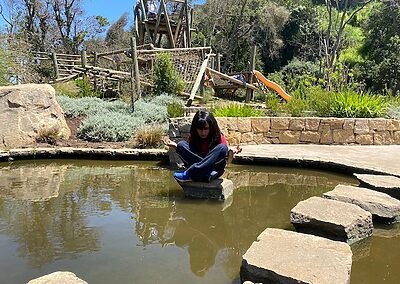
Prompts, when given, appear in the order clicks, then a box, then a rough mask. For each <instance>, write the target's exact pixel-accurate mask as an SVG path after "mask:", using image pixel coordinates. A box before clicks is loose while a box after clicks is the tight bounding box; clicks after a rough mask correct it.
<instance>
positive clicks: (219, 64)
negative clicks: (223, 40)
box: [217, 53, 222, 72]
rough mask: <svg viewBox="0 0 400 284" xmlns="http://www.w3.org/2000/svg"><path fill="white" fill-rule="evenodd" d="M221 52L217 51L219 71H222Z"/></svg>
mask: <svg viewBox="0 0 400 284" xmlns="http://www.w3.org/2000/svg"><path fill="white" fill-rule="evenodd" d="M221 56H222V54H221V53H217V71H218V72H221Z"/></svg>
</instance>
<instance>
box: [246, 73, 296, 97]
mask: <svg viewBox="0 0 400 284" xmlns="http://www.w3.org/2000/svg"><path fill="white" fill-rule="evenodd" d="M253 74H254V76H256V78H257V79H258V80H259V81H260V82H261V83H262V84H263V85H264V86H266V87H267V88H270V89H272V90H274V91H275V92H277V93H278V94H279V95H280V96H281V97H282V98H283V99H284V100H285V101H288V100H290V99H291V98H292V97H291V96H290V95H288V93H286V92H285V91H284V90H283V89H282V87H281V86H279V85H278V84H277V83H275V82H273V81H270V80H268V79H267V78H265V76H264V75H263V74H261V72H259V71H257V70H253Z"/></svg>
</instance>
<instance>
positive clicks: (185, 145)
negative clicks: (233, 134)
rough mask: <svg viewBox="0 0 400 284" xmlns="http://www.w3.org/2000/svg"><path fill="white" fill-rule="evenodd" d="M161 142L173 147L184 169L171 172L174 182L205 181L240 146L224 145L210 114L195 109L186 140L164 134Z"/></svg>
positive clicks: (220, 171) (221, 168)
mask: <svg viewBox="0 0 400 284" xmlns="http://www.w3.org/2000/svg"><path fill="white" fill-rule="evenodd" d="M163 142H164V144H165V145H167V146H169V147H173V148H176V152H177V154H178V155H179V157H180V158H181V159H182V161H183V163H184V165H185V167H186V170H184V171H177V172H175V173H174V178H175V179H176V180H177V181H178V182H188V181H192V180H193V181H200V182H209V181H211V180H213V179H216V178H219V177H220V176H222V174H223V173H224V171H225V166H226V164H227V162H231V160H232V158H233V155H234V154H237V153H240V152H241V151H242V149H241V148H240V147H239V146H238V147H237V148H235V149H229V148H228V142H227V140H226V139H225V136H224V135H223V134H222V133H221V130H220V129H219V126H218V123H217V121H216V119H215V118H214V116H213V114H212V113H211V112H208V111H197V112H196V114H195V115H194V117H193V120H192V125H191V127H190V135H189V137H188V139H187V140H184V141H180V142H179V143H178V144H176V143H175V142H173V141H171V140H170V139H169V138H168V137H165V138H164V139H163Z"/></svg>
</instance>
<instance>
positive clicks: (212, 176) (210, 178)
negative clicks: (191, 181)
mask: <svg viewBox="0 0 400 284" xmlns="http://www.w3.org/2000/svg"><path fill="white" fill-rule="evenodd" d="M217 177H218V172H216V171H212V172H211V173H210V177H209V178H208V182H211V181H213V180H215V179H216V178H217Z"/></svg>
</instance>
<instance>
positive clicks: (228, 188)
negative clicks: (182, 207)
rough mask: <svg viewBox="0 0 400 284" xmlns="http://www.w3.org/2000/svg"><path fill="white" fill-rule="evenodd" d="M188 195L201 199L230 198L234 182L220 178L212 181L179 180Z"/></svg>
mask: <svg viewBox="0 0 400 284" xmlns="http://www.w3.org/2000/svg"><path fill="white" fill-rule="evenodd" d="M179 185H180V186H181V187H182V189H183V192H184V193H185V196H186V197H192V198H201V199H216V200H229V198H230V197H231V196H232V194H233V189H234V186H233V182H232V181H231V180H229V179H225V178H219V179H216V180H213V181H211V182H195V181H189V182H179Z"/></svg>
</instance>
